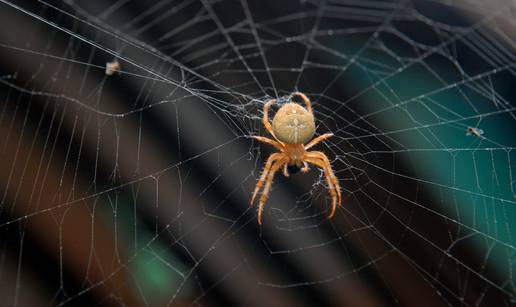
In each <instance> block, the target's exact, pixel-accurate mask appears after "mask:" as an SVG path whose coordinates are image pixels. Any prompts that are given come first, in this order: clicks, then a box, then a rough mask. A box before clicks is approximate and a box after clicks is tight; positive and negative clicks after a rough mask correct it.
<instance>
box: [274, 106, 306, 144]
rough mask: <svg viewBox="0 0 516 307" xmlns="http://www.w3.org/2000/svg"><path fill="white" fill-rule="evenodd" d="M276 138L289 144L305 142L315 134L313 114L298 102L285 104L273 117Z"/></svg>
mask: <svg viewBox="0 0 516 307" xmlns="http://www.w3.org/2000/svg"><path fill="white" fill-rule="evenodd" d="M272 129H273V131H274V135H275V136H276V138H277V139H278V140H279V141H281V142H284V143H288V144H304V143H306V142H308V141H309V140H310V139H312V137H313V136H314V132H315V122H314V117H313V115H312V114H311V113H310V112H308V111H307V110H306V109H305V108H303V107H302V106H300V105H298V104H296V103H292V102H290V103H287V104H285V105H283V106H282V107H281V108H280V109H279V110H278V112H277V113H276V115H275V116H274V118H273V119H272Z"/></svg>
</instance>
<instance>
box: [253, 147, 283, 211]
mask: <svg viewBox="0 0 516 307" xmlns="http://www.w3.org/2000/svg"><path fill="white" fill-rule="evenodd" d="M282 157H283V154H282V153H273V154H272V155H270V156H269V158H268V159H267V162H265V166H264V167H263V170H262V175H261V176H260V179H259V180H258V182H257V183H256V186H255V188H254V192H253V197H252V198H251V204H250V205H251V206H252V205H253V203H254V200H255V198H256V195H257V194H258V191H260V189H261V188H262V186H263V182H264V181H265V178H267V174H268V173H269V171H270V169H271V166H272V163H274V162H276V161H277V160H279V159H281V158H282Z"/></svg>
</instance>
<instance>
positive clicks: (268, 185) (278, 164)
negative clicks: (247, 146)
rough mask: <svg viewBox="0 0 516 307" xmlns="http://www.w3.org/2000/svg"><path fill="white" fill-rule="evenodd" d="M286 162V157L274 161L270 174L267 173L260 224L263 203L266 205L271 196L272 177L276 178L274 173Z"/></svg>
mask: <svg viewBox="0 0 516 307" xmlns="http://www.w3.org/2000/svg"><path fill="white" fill-rule="evenodd" d="M286 162H287V160H286V159H285V158H283V159H281V160H278V161H276V162H274V164H273V165H272V167H271V170H270V171H269V174H268V175H267V181H266V182H265V188H263V191H262V196H261V197H260V202H259V203H258V224H259V225H261V224H262V211H263V205H265V202H266V201H267V199H268V198H269V191H270V188H271V184H272V179H274V174H276V172H277V171H278V170H279V169H280V168H281V166H282V165H283V164H284V163H286Z"/></svg>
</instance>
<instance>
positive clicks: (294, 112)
mask: <svg viewBox="0 0 516 307" xmlns="http://www.w3.org/2000/svg"><path fill="white" fill-rule="evenodd" d="M292 95H293V96H299V97H301V99H303V101H304V103H305V106H306V108H303V107H302V106H300V105H299V104H297V103H293V102H289V103H286V104H284V105H283V106H282V107H281V108H280V109H279V110H278V112H276V115H274V118H273V119H272V125H271V123H270V122H269V108H270V107H271V105H273V104H274V103H276V99H271V100H269V101H267V102H266V103H265V105H264V107H263V118H262V122H263V125H264V126H265V129H266V130H267V131H268V132H269V133H270V134H271V135H272V136H273V137H274V139H275V140H272V139H269V138H266V137H263V136H253V138H255V139H256V140H258V141H260V142H264V143H267V144H270V145H272V146H274V147H275V148H276V149H278V150H279V152H276V153H273V154H271V155H270V156H269V158H268V159H267V162H265V166H264V168H263V171H262V174H261V176H260V179H259V180H258V182H257V183H256V187H255V189H254V192H253V197H252V199H251V205H252V204H253V203H254V200H255V198H256V195H257V194H258V192H259V191H260V189H261V188H262V186H263V184H264V183H265V188H264V189H263V192H262V196H261V197H260V202H259V205H258V224H261V223H262V210H263V205H264V204H265V202H266V201H267V198H268V195H269V191H270V187H271V184H272V179H273V178H274V174H275V173H276V172H277V171H278V170H280V169H281V168H282V167H283V175H285V177H288V176H289V170H290V171H292V170H299V169H300V170H301V171H302V172H307V171H308V163H310V164H313V165H315V166H317V167H320V168H321V169H323V170H324V177H325V178H326V183H327V185H328V191H329V193H330V196H331V198H332V206H331V209H330V213H329V214H328V218H332V217H333V215H334V214H335V209H336V208H337V205H338V206H340V203H341V192H340V185H339V181H338V180H337V177H335V174H334V173H333V170H332V168H331V165H330V160H329V159H328V157H326V155H325V154H324V153H323V152H321V151H307V150H308V149H310V148H311V147H313V146H314V145H316V144H317V143H319V142H321V141H323V140H325V139H327V138H329V137H331V136H332V135H333V134H332V133H325V134H323V135H320V136H318V137H316V138H315V139H313V140H311V139H312V137H313V136H314V133H315V121H314V116H313V112H312V105H311V103H310V100H309V99H308V98H307V97H306V95H305V94H303V93H299V92H296V93H293V94H292ZM310 140H311V141H310ZM308 141H310V142H308ZM306 142H308V143H307V144H306V145H304V144H305V143H306Z"/></svg>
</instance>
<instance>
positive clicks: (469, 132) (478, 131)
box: [466, 127, 484, 138]
mask: <svg viewBox="0 0 516 307" xmlns="http://www.w3.org/2000/svg"><path fill="white" fill-rule="evenodd" d="M483 134H484V130H482V129H479V128H474V127H468V130H466V135H473V136H476V137H478V138H479V137H482V135H483Z"/></svg>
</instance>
